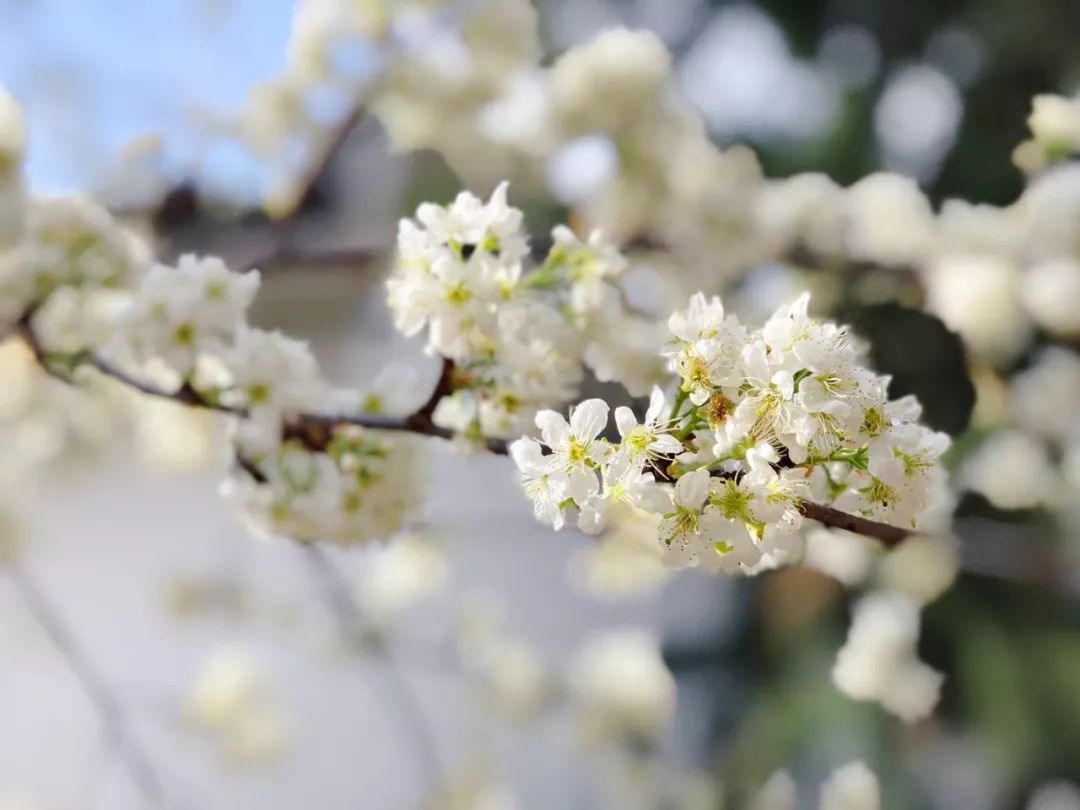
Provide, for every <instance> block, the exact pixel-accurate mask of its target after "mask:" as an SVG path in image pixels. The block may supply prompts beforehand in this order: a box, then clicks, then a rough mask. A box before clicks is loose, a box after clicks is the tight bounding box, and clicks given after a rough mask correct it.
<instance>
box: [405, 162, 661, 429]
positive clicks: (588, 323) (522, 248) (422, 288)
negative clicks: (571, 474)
mask: <svg viewBox="0 0 1080 810" xmlns="http://www.w3.org/2000/svg"><path fill="white" fill-rule="evenodd" d="M506 193H507V186H506V184H505V183H504V184H502V185H500V186H499V187H498V188H497V189H496V190H495V192H494V193H493V194H492V196H491V199H490V200H488V201H487V202H486V203H485V202H482V201H481V200H479V199H478V198H477V197H475V196H474V195H472V194H470V193H468V192H463V193H461V194H459V195H458V197H457V198H456V199H455V200H454V201H453V203H452V204H451V205H450V206H448V207H445V208H444V207H442V206H438V205H433V204H424V205H421V206H420V208H419V209H418V211H417V216H416V220H410V219H406V220H403V221H402V222H401V226H400V230H399V234H398V259H397V265H396V267H395V270H394V272H393V274H392V276H391V278H390V280H389V282H388V286H389V303H390V308H391V310H392V311H393V312H394V316H395V323H396V325H397V327H398V329H399V330H401V331H402V332H403V333H404V334H406V335H415V334H418V333H420V332H424V333H425V335H426V338H427V351H428V352H429V353H431V354H437V355H440V356H442V357H444V358H446V359H448V360H451V361H453V362H454V364H455V379H454V381H453V388H454V391H453V393H452V395H451V396H449V397H447V398H446V399H445V400H444V401H443V402H442V403H440V407H439V410H438V411H437V412H436V421H438V422H440V423H441V424H444V425H446V426H448V427H451V428H453V429H455V430H457V431H459V432H462V433H473V434H479V435H485V436H505V435H508V434H511V433H513V432H515V431H520V430H521V429H523V428H524V427H525V426H526V425H527V424H529V423H530V422H531V421H532V419H533V417H534V415H535V414H536V412H537V411H538V410H539V409H540V408H542V407H544V406H550V405H554V404H558V403H561V402H565V401H566V400H568V399H571V398H572V397H573V396H574V395H575V394H576V393H577V391H578V387H579V385H580V383H581V380H582V370H583V364H585V365H588V364H589V361H590V359H591V355H590V347H591V346H592V338H593V336H595V335H599V334H601V333H609V332H610V331H611V330H612V329H613V328H614V327H615V325H616V324H618V323H622V322H623V321H624V320H626V319H628V316H627V314H626V313H625V311H624V307H623V303H622V296H621V294H620V287H619V286H618V282H619V279H620V276H621V275H622V273H623V272H624V270H625V269H626V267H627V262H626V259H624V258H623V257H622V255H621V254H620V253H619V252H618V250H616V249H615V248H614V247H613V246H612V245H610V244H609V243H607V242H605V241H604V239H603V237H602V236H601V235H600V234H599V233H593V234H592V235H591V236H590V237H589V239H588V241H585V242H583V241H581V240H579V239H578V238H577V237H576V236H575V235H574V234H573V232H571V231H570V229H568V228H566V227H565V226H560V227H557V228H556V229H555V230H554V232H553V245H552V248H551V250H550V251H549V252H548V254H547V257H546V258H545V259H544V261H543V262H542V263H540V264H539V265H538V266H536V267H533V268H531V269H528V270H527V269H526V267H527V264H528V259H529V247H528V239H527V237H526V234H525V233H524V231H523V229H522V214H521V212H520V211H519V210H517V209H516V208H512V207H510V206H508V205H507V202H506ZM645 365H646V368H648V365H649V364H648V362H646V364H645ZM602 366H603V364H601V363H597V364H596V365H594V371H595V372H596V373H597V376H600V377H606V378H607V379H613V378H618V379H619V381H622V382H625V383H627V384H628V385H630V386H631V387H633V388H641V385H642V382H641V379H640V378H641V376H642V372H641V370H640V369H626V372H627V373H626V374H620V373H619V371H618V370H615V369H614V367H612V368H608V369H606V370H607V371H609V372H610V373H609V374H606V375H605V374H604V373H603V371H604V370H605V369H604V368H603V367H602ZM645 374H646V376H647V371H646V372H645Z"/></svg>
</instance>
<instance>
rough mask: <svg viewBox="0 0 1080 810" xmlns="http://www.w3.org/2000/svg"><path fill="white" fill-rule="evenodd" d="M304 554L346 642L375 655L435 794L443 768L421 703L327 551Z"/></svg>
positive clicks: (310, 550)
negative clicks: (366, 623)
mask: <svg viewBox="0 0 1080 810" xmlns="http://www.w3.org/2000/svg"><path fill="white" fill-rule="evenodd" d="M304 552H305V554H306V555H307V561H308V565H309V568H310V569H311V572H312V575H313V576H314V577H315V579H316V580H317V582H318V583H319V585H320V590H321V591H322V593H323V596H324V597H325V600H326V606H327V608H328V609H329V611H330V613H331V615H332V616H333V618H334V621H335V622H336V623H337V626H338V631H339V632H340V633H341V636H342V639H343V640H344V641H345V642H346V644H347V645H348V646H349V649H350V650H352V651H353V652H368V653H371V654H373V655H374V656H375V660H376V663H378V664H379V665H380V668H381V669H382V671H383V675H384V676H385V677H384V681H385V684H386V687H387V692H388V693H389V696H390V699H391V700H392V701H393V702H394V703H396V704H397V707H398V712H399V715H400V718H401V720H402V726H403V728H404V731H405V733H406V734H407V735H408V736H409V737H410V738H411V739H412V747H413V749H414V750H415V751H416V753H417V755H418V756H419V758H420V763H421V767H422V769H423V771H424V778H425V780H426V781H427V783H428V784H427V788H428V792H430V791H433V790H434V789H435V788H436V787H437V786H438V785H439V783H440V782H441V781H442V767H441V765H440V762H439V754H438V751H437V750H436V747H435V741H434V740H433V739H432V736H431V734H430V733H429V731H428V727H427V723H426V721H425V719H424V716H423V710H422V708H421V706H420V701H419V700H417V698H416V695H415V694H414V693H413V691H412V690H411V689H410V688H409V684H408V682H407V681H406V680H405V678H404V677H403V674H402V672H401V669H400V667H399V666H398V664H397V661H395V660H394V658H393V656H392V655H391V653H390V651H389V650H388V649H387V648H386V647H385V646H384V645H383V644H382V642H381V640H379V639H378V637H376V636H372V635H371V634H370V633H369V632H368V631H367V629H366V628H365V627H364V624H363V622H362V621H361V620H360V616H359V614H358V613H357V609H356V604H355V602H354V601H353V598H352V595H351V594H350V593H349V586H348V584H347V583H346V582H345V580H344V579H343V578H342V576H341V574H340V572H339V571H338V570H337V569H336V568H335V567H334V566H333V565H332V564H331V563H330V560H329V559H327V556H326V554H325V552H324V551H323V550H322V549H321V548H318V547H317V546H313V545H309V546H305V548H304Z"/></svg>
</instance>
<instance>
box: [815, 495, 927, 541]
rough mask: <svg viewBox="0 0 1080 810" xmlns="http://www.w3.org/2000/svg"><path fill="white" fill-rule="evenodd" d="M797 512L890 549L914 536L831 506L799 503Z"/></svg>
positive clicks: (909, 532)
mask: <svg viewBox="0 0 1080 810" xmlns="http://www.w3.org/2000/svg"><path fill="white" fill-rule="evenodd" d="M799 511H800V512H801V513H802V514H803V516H804V517H808V518H810V519H811V520H816V521H817V522H818V523H821V524H822V525H824V526H829V527H831V528H833V529H843V530H844V531H848V532H854V533H855V534H861V535H864V536H866V537H872V538H874V539H875V540H879V541H881V542H882V543H883V544H884V545H886V546H890V547H891V546H896V545H899V544H900V543H902V542H903V541H904V540H906V539H907V538H908V537H911V535H913V534H915V532H912V531H909V530H908V529H901V528H900V527H899V526H893V525H891V524H889V523H881V522H879V521H876V520H869V519H868V518H864V517H859V516H858V515H849V514H848V513H847V512H841V511H840V510H839V509H834V508H833V507H831V506H824V505H823V504H820V503H812V502H810V501H803V502H802V503H800V504H799Z"/></svg>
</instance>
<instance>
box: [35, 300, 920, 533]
mask: <svg viewBox="0 0 1080 810" xmlns="http://www.w3.org/2000/svg"><path fill="white" fill-rule="evenodd" d="M33 312H34V309H33V308H31V309H30V310H28V311H27V313H26V314H24V315H23V317H22V318H20V319H19V322H18V332H19V334H20V335H22V337H23V339H24V340H26V342H27V345H29V346H30V349H31V351H33V353H34V357H35V358H36V359H37V361H38V363H39V364H40V365H41V366H42V367H43V368H44V369H45V370H46V371H47V372H50V368H49V365H48V352H47V351H45V350H44V349H43V347H42V346H41V344H40V341H39V340H38V338H37V336H36V335H35V333H34V330H33V326H32V323H31V321H32V317H33ZM86 362H87V363H88V364H89V365H92V366H93V367H94V368H96V369H97V370H98V371H99V372H101V373H102V374H104V375H105V376H107V377H111V378H112V379H114V380H116V381H117V382H119V383H121V384H122V385H126V386H128V387H129V388H133V389H135V390H136V391H140V392H142V393H143V394H146V395H147V396H153V397H159V398H162V399H171V400H174V401H176V402H178V403H180V404H182V405H187V406H190V407H195V408H206V409H210V410H215V411H218V412H221V413H227V414H231V415H233V416H237V417H243V416H245V415H246V412H245V411H244V409H243V408H234V407H230V406H228V405H222V404H220V403H217V402H211V401H210V400H208V399H206V397H204V396H203V395H202V394H200V393H199V392H198V391H197V390H195V389H194V388H193V387H192V386H191V385H190V384H188V383H185V384H184V385H182V386H181V387H180V388H179V389H177V390H175V391H169V390H167V389H163V388H160V387H158V386H155V385H152V384H150V383H146V382H143V381H141V380H137V379H135V378H133V377H132V376H131V375H129V374H127V373H126V372H123V371H122V370H120V369H118V368H117V367H116V366H114V365H113V364H112V363H110V362H108V361H107V360H105V359H103V358H101V357H99V356H98V355H95V354H90V355H89V356H88V359H87V360H86ZM50 373H54V376H58V377H59V378H60V379H63V380H65V381H67V382H70V380H67V378H66V377H64V376H63V375H60V374H55V372H50ZM455 373H456V368H455V366H454V362H453V361H452V360H448V359H445V358H444V359H443V365H442V370H441V371H440V373H439V379H438V382H437V383H436V384H435V388H434V390H432V392H431V396H429V397H428V399H427V400H426V401H425V402H424V404H423V405H421V406H420V407H419V408H418V409H417V410H416V411H414V412H413V413H411V414H409V415H408V416H404V417H388V416H382V415H378V414H349V415H326V414H313V413H302V414H299V415H297V416H295V417H293V418H292V419H290V420H289V421H287V422H286V423H285V424H284V425H283V426H282V438H283V439H285V440H290V439H292V440H296V441H299V442H301V443H302V444H303V445H304V446H305V447H307V448H308V449H310V450H313V451H316V452H320V451H323V450H325V449H326V447H327V446H328V445H329V443H330V441H331V440H332V439H333V437H334V433H335V431H337V430H338V429H339V428H341V427H345V426H348V425H356V426H358V427H365V428H369V429H371V430H388V431H397V432H401V433H413V434H416V435H420V436H431V437H434V438H437V439H446V440H450V439H453V438H455V437H456V436H457V435H458V434H457V433H455V432H454V431H453V430H450V429H449V428H445V427H441V426H439V425H436V424H435V422H434V420H433V419H432V417H433V415H434V413H435V408H436V407H437V406H438V404H439V402H440V401H441V400H442V398H443V397H445V396H448V395H449V394H451V393H453V391H454V375H455ZM480 443H481V444H483V446H484V448H485V449H486V450H487V451H488V452H489V453H493V454H496V455H502V456H505V455H508V453H509V443H508V442H507V440H506V439H501V438H496V437H490V436H487V437H483V438H482V439H481V440H480ZM237 461H238V463H239V464H240V465H241V467H243V468H244V469H245V470H246V471H247V472H248V473H249V474H250V475H251V476H252V477H253V478H255V480H257V481H259V480H263V479H262V476H261V475H256V473H257V472H258V469H257V467H255V465H254V464H252V463H251V462H250V461H249V460H247V459H244V458H238V459H237ZM799 511H800V512H802V514H803V515H804V516H805V517H808V518H810V519H811V520H815V521H817V522H818V523H821V524H823V525H825V526H830V527H833V528H837V529H844V530H846V531H849V532H855V533H856V534H862V535H865V536H867V537H872V538H874V539H876V540H879V541H881V542H882V543H884V544H885V545H887V546H895V545H897V544H899V543H900V542H902V541H903V540H904V539H905V538H906V537H909V536H910V535H911V534H913V532H911V531H909V530H907V529H901V528H899V527H898V526H892V525H890V524H888V523H881V522H879V521H876V520H869V519H867V518H863V517H859V516H857V515H849V514H847V513H846V512H841V511H840V510H838V509H834V508H833V507H831V506H824V505H822V504H817V503H811V502H809V501H804V502H803V503H802V504H800V506H799Z"/></svg>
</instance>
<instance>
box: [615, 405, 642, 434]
mask: <svg viewBox="0 0 1080 810" xmlns="http://www.w3.org/2000/svg"><path fill="white" fill-rule="evenodd" d="M637 424H638V421H637V417H636V416H634V412H633V411H632V410H630V409H629V408H627V407H626V406H625V405H620V406H619V407H618V408H616V409H615V425H616V426H617V427H618V428H619V435H620V436H622V437H623V438H624V439H625V438H626V437H627V435H628V434H629V433H630V431H631V430H633V429H634V428H636V427H637Z"/></svg>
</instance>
